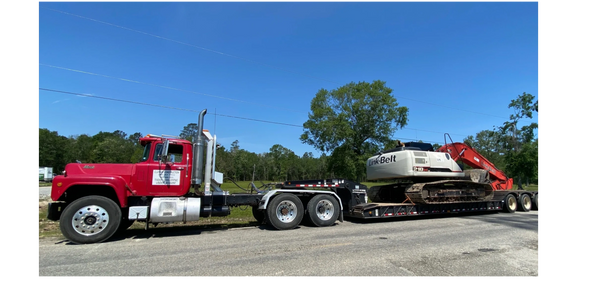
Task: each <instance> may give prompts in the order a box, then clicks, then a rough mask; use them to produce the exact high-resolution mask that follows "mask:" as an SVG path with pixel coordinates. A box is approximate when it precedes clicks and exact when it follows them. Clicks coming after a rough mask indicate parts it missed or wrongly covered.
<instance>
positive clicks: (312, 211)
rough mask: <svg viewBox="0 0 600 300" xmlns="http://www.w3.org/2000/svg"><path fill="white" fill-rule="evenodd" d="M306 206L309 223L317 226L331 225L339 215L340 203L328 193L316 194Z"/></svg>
mask: <svg viewBox="0 0 600 300" xmlns="http://www.w3.org/2000/svg"><path fill="white" fill-rule="evenodd" d="M306 207H307V210H308V217H309V218H308V219H309V221H310V223H311V224H312V225H314V226H317V227H325V226H331V225H333V224H334V223H335V221H336V220H337V218H338V217H339V215H340V204H339V203H338V201H337V200H336V199H335V198H333V197H332V196H330V195H316V196H314V197H313V198H312V199H310V201H308V204H307V205H306Z"/></svg>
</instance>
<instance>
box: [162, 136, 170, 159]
mask: <svg viewBox="0 0 600 300" xmlns="http://www.w3.org/2000/svg"><path fill="white" fill-rule="evenodd" d="M167 153H169V140H165V141H164V142H163V146H162V149H161V150H160V161H162V162H167Z"/></svg>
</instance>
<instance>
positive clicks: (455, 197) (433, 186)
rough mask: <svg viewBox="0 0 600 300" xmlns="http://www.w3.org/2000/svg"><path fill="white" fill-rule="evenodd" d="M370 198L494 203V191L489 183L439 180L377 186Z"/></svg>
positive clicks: (399, 200)
mask: <svg viewBox="0 0 600 300" xmlns="http://www.w3.org/2000/svg"><path fill="white" fill-rule="evenodd" d="M368 196H369V199H370V200H371V201H372V202H377V203H411V202H412V203H421V204H444V203H461V202H481V201H492V198H493V197H494V191H493V189H492V186H491V185H490V184H488V183H479V182H473V181H469V180H439V181H433V182H426V183H398V184H391V185H384V186H376V187H372V188H371V189H369V192H368Z"/></svg>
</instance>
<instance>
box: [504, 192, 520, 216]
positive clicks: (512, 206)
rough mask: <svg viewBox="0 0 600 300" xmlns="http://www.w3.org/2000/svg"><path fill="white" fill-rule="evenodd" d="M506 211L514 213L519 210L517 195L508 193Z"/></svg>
mask: <svg viewBox="0 0 600 300" xmlns="http://www.w3.org/2000/svg"><path fill="white" fill-rule="evenodd" d="M504 211H506V212H508V213H514V212H515V211H517V197H515V195H513V194H508V195H506V197H504Z"/></svg>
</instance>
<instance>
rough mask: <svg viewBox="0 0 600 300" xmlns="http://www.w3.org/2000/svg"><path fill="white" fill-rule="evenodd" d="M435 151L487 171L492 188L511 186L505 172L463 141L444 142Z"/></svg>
mask: <svg viewBox="0 0 600 300" xmlns="http://www.w3.org/2000/svg"><path fill="white" fill-rule="evenodd" d="M436 151H437V152H443V153H448V154H450V157H452V159H454V161H458V160H461V161H462V162H464V163H465V164H467V165H468V166H470V167H472V168H474V169H482V170H487V171H489V175H490V181H491V185H492V188H493V189H494V190H510V189H511V188H512V185H513V180H512V178H509V177H508V176H506V174H504V172H502V171H501V170H500V169H498V168H496V166H494V164H493V163H492V162H490V161H489V160H487V158H485V157H484V156H483V155H481V154H479V152H477V151H475V149H473V148H472V147H471V146H469V145H467V144H465V143H460V142H456V143H450V144H446V145H444V146H442V147H440V148H439V149H437V150H436Z"/></svg>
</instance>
